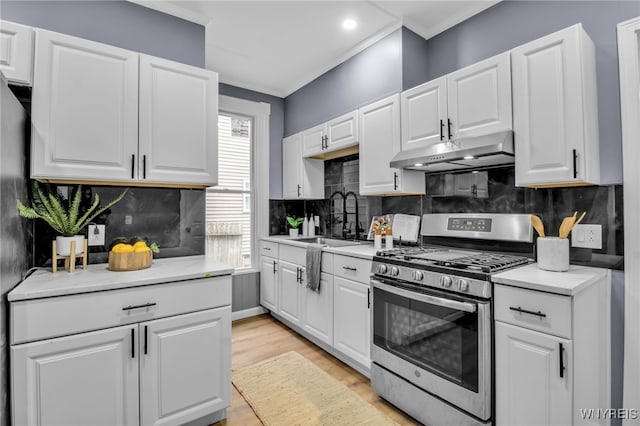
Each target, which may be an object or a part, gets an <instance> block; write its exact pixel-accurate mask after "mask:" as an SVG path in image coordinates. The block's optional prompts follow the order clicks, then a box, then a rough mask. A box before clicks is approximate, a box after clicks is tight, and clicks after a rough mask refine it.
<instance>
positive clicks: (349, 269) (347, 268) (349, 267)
mask: <svg viewBox="0 0 640 426" xmlns="http://www.w3.org/2000/svg"><path fill="white" fill-rule="evenodd" d="M342 269H346V270H347V271H357V270H358V268H354V267H352V266H343V267H342Z"/></svg>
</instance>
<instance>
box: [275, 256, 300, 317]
mask: <svg viewBox="0 0 640 426" xmlns="http://www.w3.org/2000/svg"><path fill="white" fill-rule="evenodd" d="M301 270H302V274H301V273H300V271H301ZM300 275H304V269H303V268H301V267H300V266H298V265H294V264H292V263H289V262H284V261H280V270H279V271H278V284H279V285H278V313H279V314H280V315H282V317H283V318H285V319H287V320H289V321H290V322H291V323H293V324H295V325H298V326H299V325H302V316H301V315H302V300H301V299H302V297H301V295H302V294H303V293H302V290H303V288H302V283H301V280H300Z"/></svg>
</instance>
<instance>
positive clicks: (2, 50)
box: [0, 21, 33, 86]
mask: <svg viewBox="0 0 640 426" xmlns="http://www.w3.org/2000/svg"><path fill="white" fill-rule="evenodd" d="M0 70H1V71H2V73H3V74H4V75H5V77H7V80H9V81H10V82H12V83H16V84H24V85H27V86H31V83H32V82H33V29H32V28H31V27H27V26H25V25H20V24H14V23H13V22H8V21H0Z"/></svg>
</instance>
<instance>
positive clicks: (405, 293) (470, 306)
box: [371, 279, 478, 313]
mask: <svg viewBox="0 0 640 426" xmlns="http://www.w3.org/2000/svg"><path fill="white" fill-rule="evenodd" d="M371 284H373V286H374V287H375V288H379V289H380V290H384V291H386V292H389V293H393V294H396V295H398V296H402V297H406V298H408V299H413V300H418V301H420V302H424V303H429V304H431V305H437V306H444V307H445V308H451V309H457V310H459V311H464V312H471V313H473V312H476V311H477V309H478V306H477V305H476V304H475V303H467V302H459V301H457V300H450V299H443V298H442V297H435V296H429V295H427V294H422V293H417V292H414V291H409V290H405V289H402V288H398V287H394V286H392V285H389V284H384V283H383V282H380V281H378V280H374V279H372V280H371Z"/></svg>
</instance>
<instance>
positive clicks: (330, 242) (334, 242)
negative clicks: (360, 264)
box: [296, 237, 366, 247]
mask: <svg viewBox="0 0 640 426" xmlns="http://www.w3.org/2000/svg"><path fill="white" fill-rule="evenodd" d="M296 241H301V242H304V243H315V244H321V245H323V246H325V247H344V246H357V245H360V244H366V243H365V242H363V241H355V240H339V239H337V238H325V237H312V238H311V237H310V238H298V239H297V240H296Z"/></svg>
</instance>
